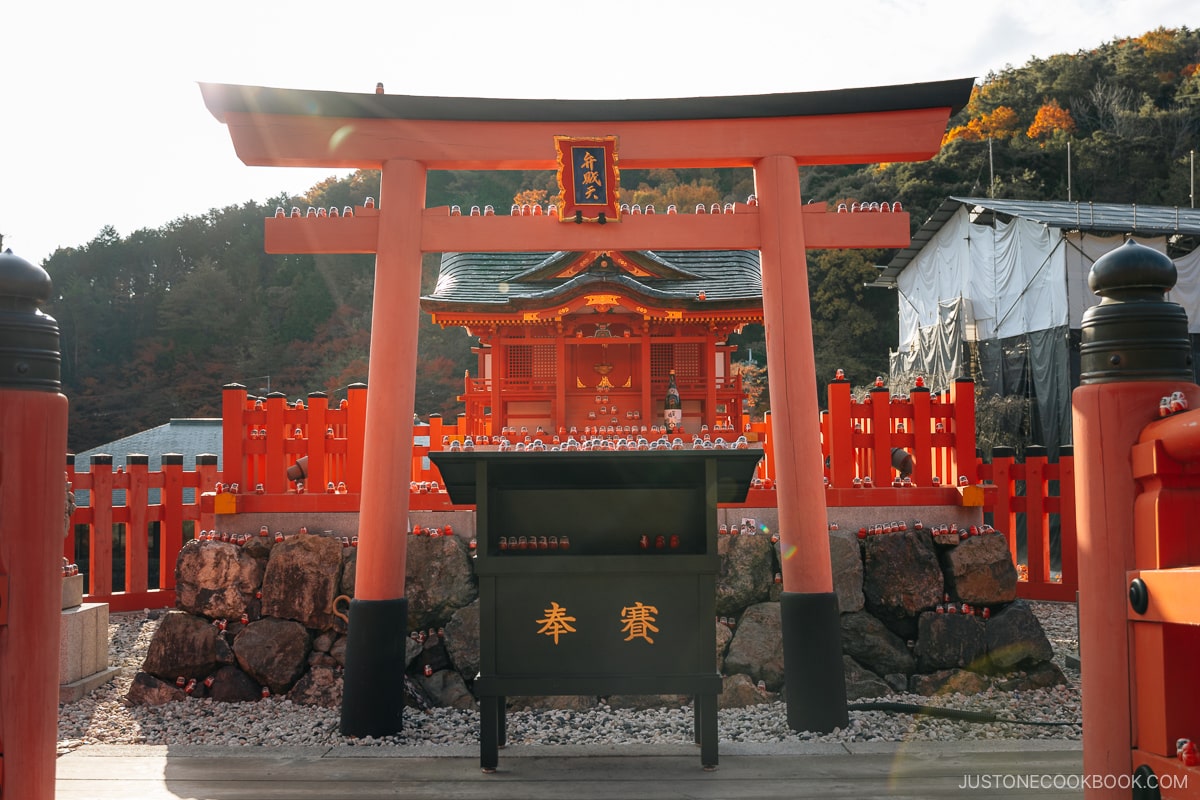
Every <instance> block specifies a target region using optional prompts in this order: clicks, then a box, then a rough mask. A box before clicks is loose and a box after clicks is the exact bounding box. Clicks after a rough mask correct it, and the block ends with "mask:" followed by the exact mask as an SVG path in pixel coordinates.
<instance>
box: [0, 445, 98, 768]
mask: <svg viewBox="0 0 1200 800" xmlns="http://www.w3.org/2000/svg"><path fill="white" fill-rule="evenodd" d="M66 476H67V484H68V485H69V488H70V489H71V490H72V491H73V490H75V489H80V488H82V487H81V486H80V485H79V484H78V478H76V474H75V454H74V453H67V468H66ZM78 516H79V511H78V510H77V511H76V512H75V516H72V517H71V524H69V525H68V526H67V535H66V536H64V537H63V551H62V554H63V557H64V558H66V559H67V563H68V564H74V563H75V526H76V525H78V524H80V522H82V520H80V521H78V522H77V521H76V520H77V517H78ZM0 744H3V743H0Z"/></svg>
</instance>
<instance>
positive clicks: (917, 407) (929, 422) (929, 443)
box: [910, 386, 935, 486]
mask: <svg viewBox="0 0 1200 800" xmlns="http://www.w3.org/2000/svg"><path fill="white" fill-rule="evenodd" d="M910 397H911V398H912V425H911V426H910V430H911V432H912V437H913V445H912V456H913V473H912V479H913V483H915V484H916V485H917V486H932V485H933V472H934V469H933V466H934V460H935V455H934V452H933V425H934V423H933V419H932V418H931V417H932V414H931V411H930V409H931V408H932V402H931V397H930V393H929V388H928V387H926V386H915V387H913V390H912V394H911V395H910Z"/></svg>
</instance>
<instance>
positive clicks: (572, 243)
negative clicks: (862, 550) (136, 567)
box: [200, 78, 974, 736]
mask: <svg viewBox="0 0 1200 800" xmlns="http://www.w3.org/2000/svg"><path fill="white" fill-rule="evenodd" d="M973 83H974V80H973V79H970V78H966V79H958V80H953V81H943V82H934V83H921V84H910V85H903V86H887V87H874V88H864V89H848V90H840V91H828V92H806V93H792V94H772V95H758V96H741V97H712V98H683V99H665V100H498V99H482V98H445V97H414V96H403V95H387V94H382V93H379V92H377V93H375V94H351V93H340V92H322V91H304V90H288V89H273V88H265V87H256V86H237V85H228V84H201V87H200V88H201V92H202V93H203V96H204V101H205V104H206V105H207V106H208V108H209V110H210V111H211V112H212V114H213V115H214V116H215V117H216V118H217V119H218V120H219V121H220V122H222V123H224V124H225V125H227V126H228V127H229V133H230V136H231V137H232V139H233V143H234V147H235V149H236V151H237V154H238V157H239V158H241V160H242V161H243V162H245V163H246V164H248V165H251V166H305V167H328V168H337V169H377V170H381V171H382V176H383V177H382V181H381V187H380V205H379V208H378V209H377V213H375V214H373V215H369V216H368V215H366V214H358V215H356V216H354V217H352V218H348V219H337V220H332V219H327V218H321V217H317V218H286V217H285V218H275V219H268V220H267V221H266V249H267V251H268V252H272V253H375V254H376V266H375V301H374V302H375V309H376V310H377V312H378V311H382V310H385V309H386V311H387V313H376V314H375V316H374V319H373V321H372V328H371V360H370V365H371V366H370V380H369V383H370V386H371V391H370V393H369V394H368V396H367V397H368V399H367V421H366V425H367V440H366V449H365V452H364V455H363V482H362V498H361V506H360V509H361V510H360V518H359V526H360V527H359V562H358V574H357V584H356V591H355V599H354V601H353V602H352V603H351V606H350V620H351V624H350V630H351V634H350V639H349V643H348V644H349V646H348V648H347V653H346V675H345V693H344V700H343V703H342V718H341V729H342V732H343V733H344V734H346V735H353V736H368V735H369V736H382V735H388V734H393V733H396V732H398V731H399V730H400V729H401V728H402V724H403V721H402V712H403V708H404V695H403V687H402V682H401V681H398V680H396V679H395V678H396V676H397V675H399V674H401V673H402V672H403V671H404V642H405V629H406V627H407V600H406V599H405V597H404V568H405V544H406V542H405V532H406V531H405V521H406V520H407V518H408V484H409V479H410V472H411V466H412V462H411V455H412V427H411V426H412V422H411V420H412V415H413V405H414V386H415V373H416V354H417V321H418V315H419V310H418V309H419V306H418V300H419V296H420V276H421V255H422V254H423V253H427V252H444V251H465V252H528V251H556V250H589V249H594V250H600V249H604V250H718V249H747V250H759V251H760V253H761V262H762V273H763V275H762V284H763V318H764V323H765V328H766V337H767V363H768V368H769V370H770V374H771V382H770V392H771V408H772V409H773V411H774V434H775V440H776V445H775V458H776V467H775V471H776V486H777V489H778V495H779V534H780V539H781V547H782V553H783V586H784V592H783V596H782V599H781V612H782V618H783V648H784V658H785V664H786V670H785V671H786V679H785V680H786V687H787V697H788V710H787V714H788V724H789V726H790V727H792V728H793V729H795V730H813V731H821V732H828V731H831V730H832V729H833V728H835V727H838V726H842V725H845V724H846V723H847V721H848V716H847V710H846V690H845V684H844V681H843V678H842V655H841V633H840V625H839V619H838V606H837V598H836V596H835V595H834V593H833V577H832V571H831V566H830V557H829V540H828V536H827V533H826V525H825V524H824V522H823V520H824V517H823V516H822V515H820V514H814V513H813V510H814V509H824V507H825V490H824V486H823V481H822V469H821V443H820V436H821V434H820V428H819V423H818V414H817V406H816V403H817V386H816V374H815V368H814V361H813V343H812V317H811V313H810V311H809V295H808V279H807V269H806V263H805V249H806V248H808V247H813V248H832V247H905V246H907V245H908V243H909V218H908V215H907V214H903V213H896V214H826V213H824V209H823V207H816V208H814V207H810V208H809V209H808V210H807V211H806V208H805V206H804V205H803V204H802V202H801V198H800V180H799V174H798V170H797V167H798V166H801V165H812V164H871V163H877V162H887V161H919V160H925V159H928V158H932V157H933V156H934V155H935V154H936V153H937V151H938V148H939V147H940V145H941V139H942V134H943V133H944V132H945V129H946V123H947V121H948V120H949V117H950V115H951V114H952V113H953V112H954V111H956V110H958V109H959V108H961V107H962V106H963V105H964V104H965V103H966V101H967V99H968V97H969V96H970V92H971V87H972V85H973ZM556 136H570V137H584V138H586V137H600V136H604V137H607V136H615V137H617V138H618V140H619V142H620V159H621V167H622V168H624V169H649V168H684V167H749V168H752V169H753V170H754V182H755V194H756V195H757V198H758V206H757V208H754V207H749V208H746V209H739V211H742V210H744V211H746V212H747V213H735V214H722V215H716V216H710V215H688V214H685V215H675V214H672V215H666V214H660V215H635V216H627V217H623V218H622V219H621V220H620V222H619V223H610V224H607V225H593V224H586V225H564V224H556V223H552V222H547V221H546V219H545V218H544V217H533V216H531V217H503V216H477V217H472V216H450V215H449V213H448V211H447V210H446V209H444V208H442V209H426V208H425V176H426V172H427V171H428V170H430V169H436V170H456V169H522V170H547V171H549V170H553V169H554V168H555V166H556V163H555V147H554V141H555V137H556Z"/></svg>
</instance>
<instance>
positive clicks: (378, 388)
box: [341, 160, 425, 736]
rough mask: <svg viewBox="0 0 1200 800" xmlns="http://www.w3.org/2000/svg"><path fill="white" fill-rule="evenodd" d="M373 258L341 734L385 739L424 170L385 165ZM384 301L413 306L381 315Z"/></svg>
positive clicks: (404, 623) (398, 637)
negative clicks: (381, 220) (382, 218)
mask: <svg viewBox="0 0 1200 800" xmlns="http://www.w3.org/2000/svg"><path fill="white" fill-rule="evenodd" d="M379 194H380V200H381V201H382V202H385V203H387V208H388V217H387V220H388V224H386V225H382V226H380V229H379V235H378V257H377V258H376V262H375V309H376V313H374V314H372V319H371V359H370V366H369V370H370V371H369V375H368V379H367V384H368V385H369V386H370V387H371V391H370V392H368V393H367V431H366V442H365V444H364V446H363V476H362V499H361V500H360V502H359V537H358V541H359V544H358V566H357V571H356V573H355V584H354V599H353V600H352V601H351V602H350V614H349V625H348V628H349V630H352V631H354V634H353V635H351V636H349V637H348V638H347V642H346V671H345V676H344V679H343V696H342V724H341V729H342V733H344V734H346V735H347V736H386V735H388V734H392V733H396V732H398V731H400V729H401V728H402V727H403V719H402V715H403V712H404V680H403V676H404V665H405V647H406V644H407V641H408V637H407V635H406V631H407V630H408V600H407V598H405V596H404V570H405V566H406V559H405V545H406V542H405V538H404V537H405V536H406V535H407V534H408V509H409V491H408V485H409V482H410V481H411V480H412V443H413V426H412V419H413V411H414V404H415V393H416V364H417V329H418V322H419V320H420V315H419V314H418V313H416V309H418V308H419V307H420V298H421V248H420V241H421V212H422V211H423V209H424V207H425V168H424V167H423V166H421V165H420V164H418V163H417V162H415V161H408V160H396V161H388V162H386V163H384V165H383V175H382V179H381V184H380V192H379ZM387 306H392V308H394V309H406V310H408V309H411V310H412V312H411V313H395V312H393V313H386V312H385V313H378V311H379V310H382V309H384V308H385V307H387Z"/></svg>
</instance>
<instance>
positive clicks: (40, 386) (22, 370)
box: [0, 249, 62, 392]
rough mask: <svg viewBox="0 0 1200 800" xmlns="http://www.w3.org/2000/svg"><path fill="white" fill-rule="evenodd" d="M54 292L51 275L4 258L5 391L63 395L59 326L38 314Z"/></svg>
mask: <svg viewBox="0 0 1200 800" xmlns="http://www.w3.org/2000/svg"><path fill="white" fill-rule="evenodd" d="M52 290H53V286H52V284H51V282H50V275H49V274H48V273H47V272H46V270H44V269H42V268H41V267H39V266H36V265H34V264H31V263H30V262H28V261H26V260H25V259H23V258H21V257H20V256H15V255H13V251H12V250H11V249H10V250H5V251H4V252H3V253H0V389H30V390H34V391H43V392H59V391H61V390H62V381H61V364H62V354H61V352H60V350H59V336H58V323H57V322H55V321H54V318H53V317H51V316H48V315H46V314H43V313H42V312H41V311H40V310H39V309H38V305H39V304H40V303H44V302H46V301H47V300H49V299H50V295H51V292H52Z"/></svg>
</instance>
